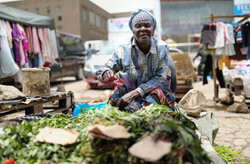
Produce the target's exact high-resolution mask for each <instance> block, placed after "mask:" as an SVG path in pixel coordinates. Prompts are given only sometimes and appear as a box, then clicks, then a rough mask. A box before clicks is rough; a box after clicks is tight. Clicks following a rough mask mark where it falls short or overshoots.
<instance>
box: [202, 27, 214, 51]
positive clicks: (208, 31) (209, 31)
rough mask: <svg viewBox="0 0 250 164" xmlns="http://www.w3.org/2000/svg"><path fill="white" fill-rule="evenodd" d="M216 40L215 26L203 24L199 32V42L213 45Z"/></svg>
mask: <svg viewBox="0 0 250 164" xmlns="http://www.w3.org/2000/svg"><path fill="white" fill-rule="evenodd" d="M215 40H216V26H215V25H208V24H204V25H203V28H202V32H201V38H200V43H201V44H203V45H207V44H208V45H210V46H214V45H215Z"/></svg>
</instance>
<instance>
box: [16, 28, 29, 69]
mask: <svg viewBox="0 0 250 164" xmlns="http://www.w3.org/2000/svg"><path fill="white" fill-rule="evenodd" d="M17 28H18V30H19V32H20V34H21V41H20V42H19V48H20V54H21V58H22V60H21V65H22V66H23V65H25V64H26V63H27V62H28V59H27V55H26V49H27V46H26V43H25V40H26V38H25V33H24V29H23V27H22V26H21V25H20V24H17Z"/></svg>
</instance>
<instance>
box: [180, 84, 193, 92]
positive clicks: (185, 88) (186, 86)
mask: <svg viewBox="0 0 250 164" xmlns="http://www.w3.org/2000/svg"><path fill="white" fill-rule="evenodd" d="M189 89H193V86H189V85H177V87H176V91H178V90H189Z"/></svg>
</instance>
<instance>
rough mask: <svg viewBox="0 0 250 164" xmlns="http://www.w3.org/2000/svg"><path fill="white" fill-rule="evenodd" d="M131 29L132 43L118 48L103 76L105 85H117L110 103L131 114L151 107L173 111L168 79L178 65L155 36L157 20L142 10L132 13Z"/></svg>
mask: <svg viewBox="0 0 250 164" xmlns="http://www.w3.org/2000/svg"><path fill="white" fill-rule="evenodd" d="M129 27H130V29H131V31H132V32H133V37H132V38H131V39H130V42H129V43H128V44H124V45H121V46H119V47H118V48H117V50H116V52H115V53H114V54H113V56H112V58H111V59H110V60H109V61H108V62H107V63H106V66H107V68H106V69H105V70H103V71H102V73H101V75H100V78H101V79H102V80H103V81H104V82H108V83H112V82H114V83H115V88H114V93H113V94H112V95H111V96H110V97H109V100H108V103H110V104H111V105H112V106H116V107H119V109H120V110H122V111H127V112H130V113H132V112H135V111H137V110H139V109H140V108H141V107H143V106H146V105H149V104H151V103H156V104H161V105H166V106H168V107H169V108H171V109H172V110H173V109H174V101H175V97H174V94H173V92H172V91H171V89H170V85H169V80H170V79H169V78H167V77H168V74H170V71H169V69H170V68H169V67H170V66H171V68H172V69H173V70H174V71H171V72H175V76H176V70H175V65H174V62H173V60H172V58H171V57H170V55H169V54H168V52H169V48H168V46H167V44H166V43H165V42H164V41H162V40H159V39H157V38H156V37H154V36H153V34H154V31H155V28H156V20H155V18H154V16H153V15H152V14H151V13H150V12H148V11H147V10H143V9H139V10H138V11H137V12H134V13H132V16H131V18H130V20H129ZM169 62H171V63H169ZM175 79H176V77H175ZM175 83H176V80H175ZM175 87H176V84H175V86H174V89H175Z"/></svg>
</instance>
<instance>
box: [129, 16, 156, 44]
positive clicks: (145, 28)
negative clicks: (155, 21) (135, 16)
mask: <svg viewBox="0 0 250 164" xmlns="http://www.w3.org/2000/svg"><path fill="white" fill-rule="evenodd" d="M153 32H154V27H153V26H152V24H151V23H150V21H140V22H138V23H136V24H135V25H134V27H133V34H134V36H135V40H136V41H137V43H139V44H145V43H151V37H152V35H153Z"/></svg>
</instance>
